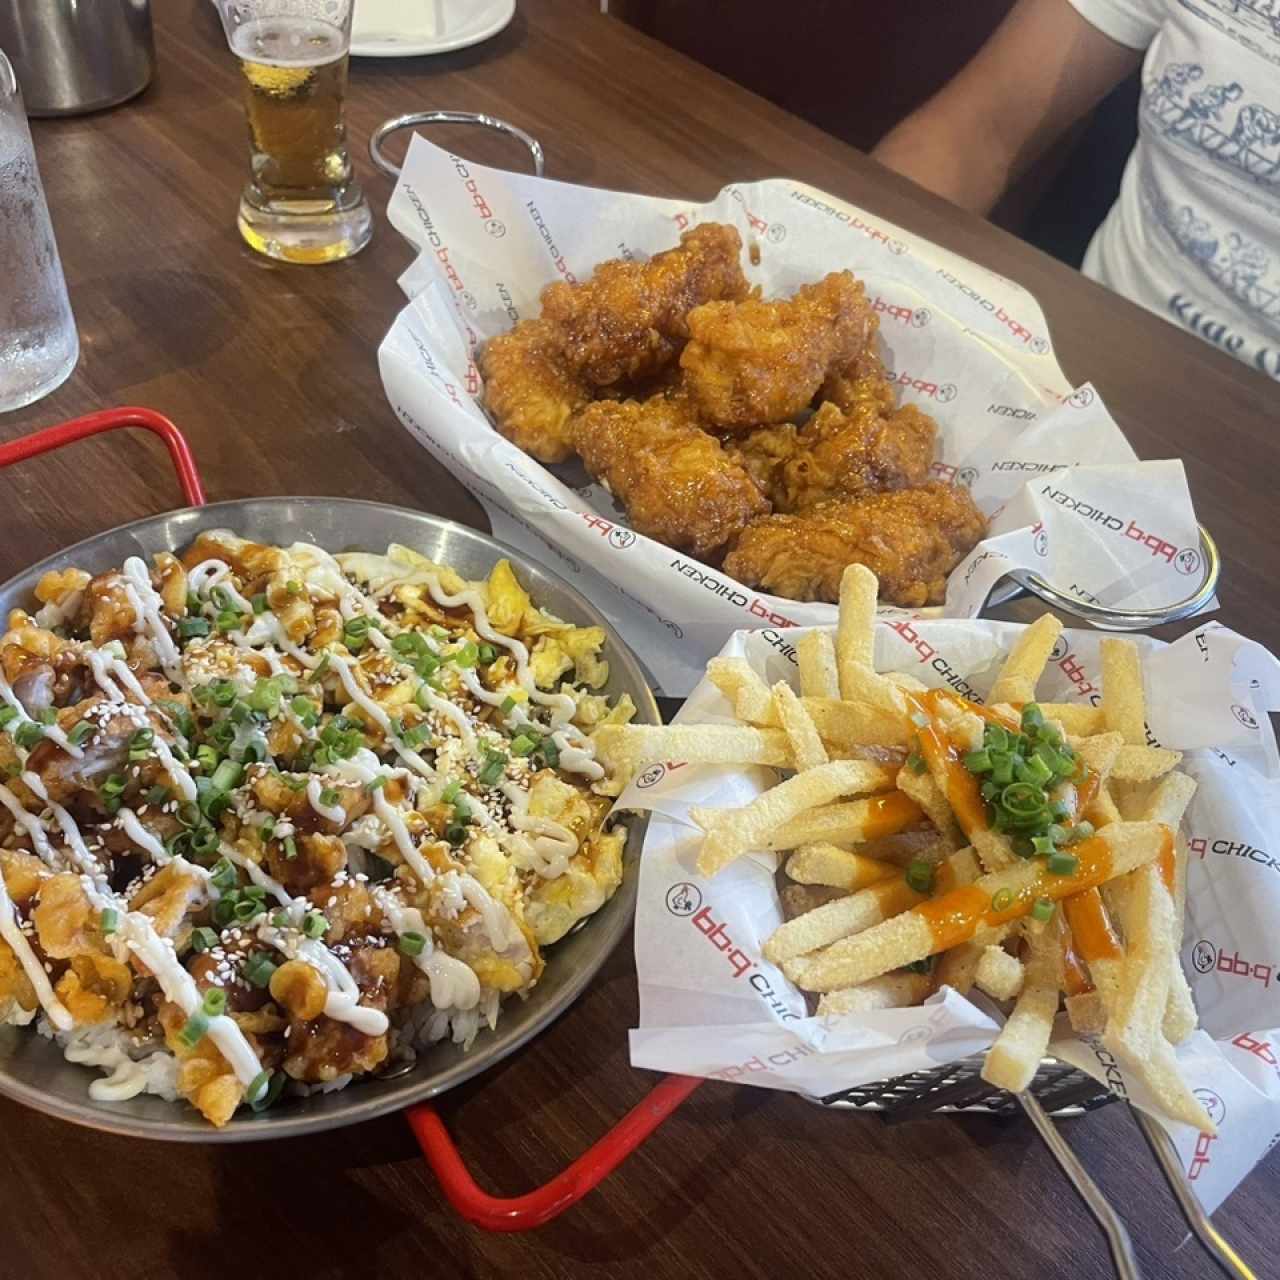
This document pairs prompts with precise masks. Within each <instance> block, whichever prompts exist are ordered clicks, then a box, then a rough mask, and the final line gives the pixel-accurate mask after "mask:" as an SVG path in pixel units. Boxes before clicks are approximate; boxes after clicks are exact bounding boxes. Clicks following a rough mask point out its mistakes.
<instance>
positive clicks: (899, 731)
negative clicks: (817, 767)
mask: <svg viewBox="0 0 1280 1280" xmlns="http://www.w3.org/2000/svg"><path fill="white" fill-rule="evenodd" d="M766 692H767V690H766ZM803 701H804V709H805V710H806V711H807V712H808V713H809V715H810V716H811V717H812V718H813V723H814V724H815V725H817V727H818V732H819V733H820V734H821V735H822V739H823V741H824V742H825V743H826V744H827V746H829V747H832V748H841V747H871V746H882V747H905V746H907V745H908V744H909V743H910V742H911V738H912V730H911V722H910V721H909V720H907V718H906V716H905V715H903V714H902V713H901V712H899V711H886V710H885V709H884V708H883V707H873V706H871V705H869V704H868V703H865V702H833V701H832V700H831V699H830V698H805V699H804V700H803Z"/></svg>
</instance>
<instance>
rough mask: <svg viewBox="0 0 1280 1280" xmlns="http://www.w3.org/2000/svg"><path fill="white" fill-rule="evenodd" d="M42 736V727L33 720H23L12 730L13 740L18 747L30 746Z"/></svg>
mask: <svg viewBox="0 0 1280 1280" xmlns="http://www.w3.org/2000/svg"><path fill="white" fill-rule="evenodd" d="M43 737H44V729H43V728H42V727H41V726H40V725H38V724H36V722H35V721H34V720H24V721H23V722H22V723H21V724H20V725H19V726H18V727H17V729H15V730H14V733H13V740H14V742H16V743H17V744H18V746H20V747H26V748H28V749H29V748H31V747H34V746H35V745H36V743H37V742H39V741H40V740H41V739H42V738H43Z"/></svg>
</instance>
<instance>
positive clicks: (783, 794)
mask: <svg viewBox="0 0 1280 1280" xmlns="http://www.w3.org/2000/svg"><path fill="white" fill-rule="evenodd" d="M884 772H885V771H884V769H883V767H882V766H880V765H876V764H870V763H868V762H866V761H863V760H834V761H832V762H831V763H829V764H824V765H819V766H818V767H817V768H816V769H807V770H805V772H804V773H797V774H795V775H793V776H792V777H790V778H788V779H787V780H786V781H785V782H780V783H779V784H778V785H777V786H776V787H773V788H772V789H771V790H769V791H765V792H764V793H763V794H761V795H759V796H757V797H756V798H755V799H754V800H753V801H752V802H751V803H750V804H748V805H746V806H745V807H743V808H741V809H729V810H724V809H704V808H694V809H692V810H690V817H691V818H692V819H693V820H694V822H696V823H697V824H698V825H699V826H700V827H702V829H703V830H704V831H706V833H707V836H706V839H705V840H704V841H703V842H702V849H701V851H700V852H699V854H698V874H699V875H703V876H713V875H715V874H716V872H717V871H720V870H722V869H723V868H724V867H727V866H728V865H729V863H731V862H733V861H735V860H736V859H738V858H740V857H741V856H742V855H743V854H744V853H746V852H747V850H748V849H759V848H762V847H764V844H763V842H764V841H765V840H766V839H767V838H768V837H769V836H771V835H772V834H773V833H774V832H775V831H776V830H777V829H778V828H779V827H781V826H782V825H783V824H784V823H786V822H789V821H791V820H792V819H794V818H796V817H798V816H799V815H800V814H802V813H804V812H805V811H806V810H807V809H813V808H816V807H818V806H819V805H825V804H828V803H830V802H831V801H832V800H835V799H836V798H837V797H839V796H846V795H857V794H859V793H860V792H865V791H868V790H871V789H873V788H875V787H876V786H878V785H880V783H881V780H882V778H883V776H884ZM802 843H807V842H802Z"/></svg>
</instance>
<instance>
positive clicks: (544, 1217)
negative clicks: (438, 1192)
mask: <svg viewBox="0 0 1280 1280" xmlns="http://www.w3.org/2000/svg"><path fill="white" fill-rule="evenodd" d="M702 1083H703V1082H702V1080H701V1079H700V1078H698V1077H696V1076H666V1077H665V1078H664V1079H663V1080H662V1081H661V1082H659V1083H658V1084H657V1085H655V1086H654V1088H653V1089H652V1090H651V1091H650V1093H649V1095H648V1096H647V1097H646V1098H644V1099H643V1101H641V1102H639V1103H638V1104H637V1105H636V1106H634V1107H633V1108H632V1109H631V1110H630V1111H628V1112H627V1114H626V1115H625V1116H623V1118H622V1119H621V1120H620V1121H618V1123H617V1124H616V1125H614V1127H613V1128H612V1129H610V1130H609V1132H608V1133H606V1134H605V1135H604V1137H603V1138H601V1139H600V1140H599V1141H598V1142H597V1143H596V1144H595V1145H594V1146H593V1147H590V1148H588V1150H587V1151H585V1152H584V1153H583V1154H582V1155H580V1156H579V1157H578V1158H577V1159H576V1160H575V1161H574V1162H573V1163H572V1164H571V1165H570V1166H569V1167H568V1168H567V1169H565V1170H564V1172H562V1173H558V1174H556V1176H555V1177H554V1178H552V1179H551V1181H550V1182H547V1183H544V1184H543V1185H542V1186H540V1187H539V1188H538V1189H537V1190H536V1191H530V1192H528V1193H527V1194H526V1195H522V1196H512V1197H511V1198H510V1199H503V1198H502V1197H501V1196H491V1195H488V1194H487V1193H486V1192H484V1191H482V1190H481V1189H480V1188H479V1187H478V1186H477V1185H476V1182H475V1179H474V1178H472V1176H471V1174H470V1173H469V1172H468V1170H467V1166H466V1165H465V1164H463V1162H462V1157H461V1155H459V1154H458V1148H457V1147H455V1146H454V1144H453V1139H452V1138H450V1137H449V1131H448V1130H447V1129H446V1128H445V1127H444V1121H442V1120H441V1119H440V1116H439V1115H438V1114H437V1112H436V1109H435V1107H434V1106H433V1105H432V1104H431V1103H429V1102H423V1103H420V1104H419V1105H418V1106H416V1107H410V1108H409V1110H408V1111H406V1112H405V1116H406V1117H407V1119H408V1121H409V1127H410V1128H411V1129H412V1130H413V1132H414V1136H415V1137H416V1138H417V1139H418V1145H419V1146H420V1147H421V1148H422V1154H423V1155H424V1156H426V1158H427V1163H428V1164H429V1165H430V1166H431V1169H432V1171H433V1172H434V1173H435V1175H436V1177H437V1178H438V1179H439V1182H440V1186H441V1187H442V1188H443V1189H444V1194H445V1196H446V1198H447V1199H448V1201H449V1203H450V1204H451V1205H452V1206H453V1207H454V1208H455V1209H456V1210H457V1211H458V1212H459V1213H460V1214H461V1215H462V1216H463V1217H464V1218H465V1219H466V1220H467V1221H468V1222H470V1223H473V1224H474V1225H475V1226H477V1227H483V1228H484V1230H486V1231H531V1230H532V1229H533V1228H534V1227H541V1226H545V1225H546V1224H547V1223H548V1222H550V1221H551V1220H552V1219H553V1218H558V1217H559V1216H560V1215H561V1214H562V1213H563V1212H564V1211H565V1210H566V1209H567V1208H569V1206H570V1205H573V1204H576V1203H577V1202H578V1201H579V1200H581V1199H582V1197H583V1196H584V1195H586V1194H587V1192H588V1191H590V1190H591V1189H592V1188H593V1187H594V1186H596V1185H597V1184H598V1183H600V1182H602V1181H603V1180H604V1179H605V1178H607V1177H608V1176H609V1174H611V1173H612V1172H613V1171H614V1169H616V1168H617V1167H618V1165H620V1164H621V1163H622V1162H623V1161H624V1160H625V1159H626V1158H627V1157H628V1156H629V1155H630V1154H631V1153H632V1152H633V1151H634V1150H635V1149H636V1148H637V1147H638V1146H639V1145H640V1144H641V1143H642V1142H643V1141H644V1140H645V1139H646V1138H647V1137H648V1136H649V1135H650V1134H651V1133H652V1132H653V1131H654V1130H655V1129H656V1128H657V1127H658V1126H659V1125H660V1124H661V1123H662V1122H663V1121H664V1120H665V1119H666V1118H667V1117H668V1116H669V1115H670V1114H671V1113H672V1112H673V1111H674V1110H675V1109H676V1108H677V1107H678V1106H679V1105H680V1104H681V1103H682V1102H683V1101H684V1100H685V1099H686V1098H687V1097H688V1096H689V1095H690V1094H691V1093H692V1092H693V1091H694V1090H695V1089H696V1088H697V1087H698V1086H699V1085H700V1084H702Z"/></svg>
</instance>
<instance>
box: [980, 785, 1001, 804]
mask: <svg viewBox="0 0 1280 1280" xmlns="http://www.w3.org/2000/svg"><path fill="white" fill-rule="evenodd" d="M979 790H980V791H981V792H982V798H983V799H984V800H985V801H986V802H987V803H988V804H990V803H991V801H993V800H994V799H995V798H996V796H998V795H999V794H1000V784H999V783H998V782H991V781H987V782H984V783H983V784H982V786H981V787H980V788H979Z"/></svg>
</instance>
